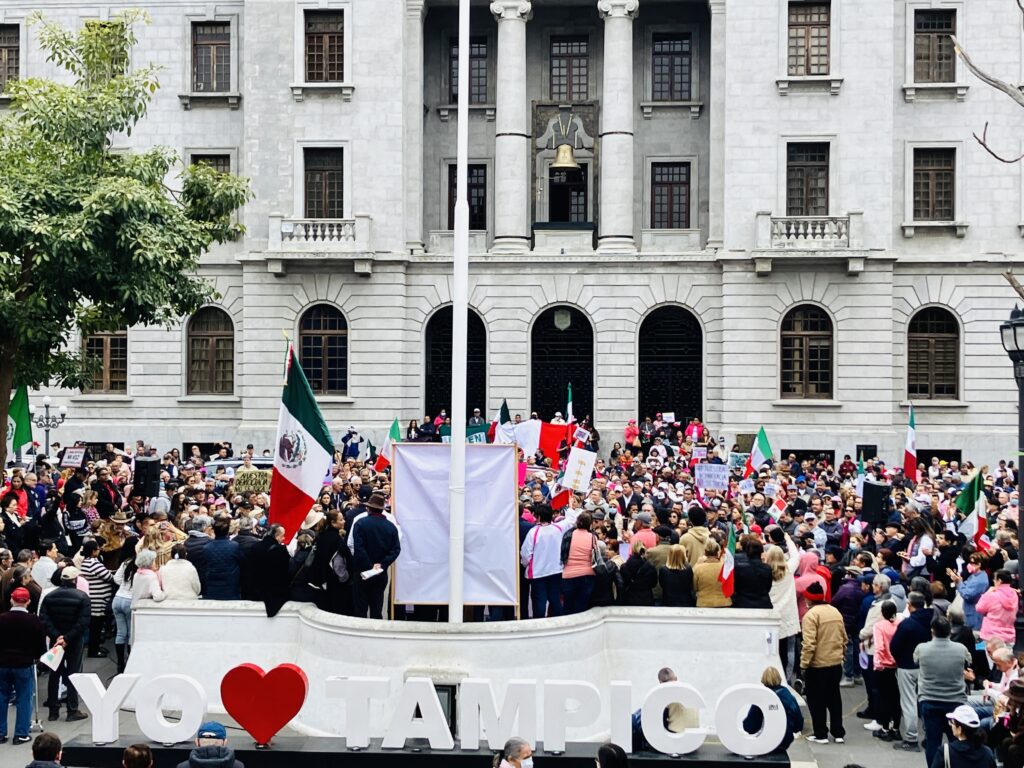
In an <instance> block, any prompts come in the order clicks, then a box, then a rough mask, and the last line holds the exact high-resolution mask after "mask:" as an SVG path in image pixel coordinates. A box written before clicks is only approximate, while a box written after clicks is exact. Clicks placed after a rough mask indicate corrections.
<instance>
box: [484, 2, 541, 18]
mask: <svg viewBox="0 0 1024 768" xmlns="http://www.w3.org/2000/svg"><path fill="white" fill-rule="evenodd" d="M532 12H533V4H532V3H531V2H530V0H494V2H493V3H491V13H493V14H494V17H495V18H496V19H497V20H498V21H504V20H506V19H515V20H517V21H528V20H529V19H530V14H531V13H532Z"/></svg>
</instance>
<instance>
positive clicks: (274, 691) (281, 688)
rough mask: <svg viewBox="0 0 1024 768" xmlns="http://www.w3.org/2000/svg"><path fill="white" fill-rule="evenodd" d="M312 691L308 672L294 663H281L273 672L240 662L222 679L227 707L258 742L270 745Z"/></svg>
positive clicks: (222, 690) (224, 701)
mask: <svg viewBox="0 0 1024 768" xmlns="http://www.w3.org/2000/svg"><path fill="white" fill-rule="evenodd" d="M308 690H309V680H308V679H307V678H306V673H305V672H303V671H302V670H301V669H299V668H298V667H297V666H295V665H294V664H278V665H277V666H276V667H274V668H273V669H272V670H270V671H269V672H264V671H263V670H262V669H260V668H259V667H258V666H256V665H255V664H239V665H238V666H237V667H235V668H234V669H230V670H228V673H227V674H226V675H224V679H223V680H221V681H220V698H221V701H222V702H223V704H224V709H226V710H227V713H228V714H229V715H231V716H232V717H233V718H235V720H237V721H238V724H239V725H241V726H242V727H243V728H245V730H247V731H248V732H249V735H250V736H252V737H253V738H254V739H255V740H256V743H257V744H269V743H270V740H271V739H272V738H274V734H275V733H277V732H278V731H280V730H281V729H282V728H284V727H285V726H286V725H288V723H289V722H291V719H292V718H293V717H295V715H297V714H298V713H299V710H300V709H301V708H302V704H303V702H305V700H306V692H307V691H308Z"/></svg>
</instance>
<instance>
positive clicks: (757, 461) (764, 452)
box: [743, 427, 772, 478]
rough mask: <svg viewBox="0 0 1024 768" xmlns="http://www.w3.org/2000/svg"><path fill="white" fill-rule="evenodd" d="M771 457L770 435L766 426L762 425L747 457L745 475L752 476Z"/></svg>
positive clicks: (745, 476)
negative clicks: (766, 431) (765, 431)
mask: <svg viewBox="0 0 1024 768" xmlns="http://www.w3.org/2000/svg"><path fill="white" fill-rule="evenodd" d="M771 457H772V447H771V446H770V445H769V444H768V435H766V434H765V433H764V427H761V428H760V429H759V430H758V432H757V440H755V441H754V445H753V447H752V448H751V449H750V455H749V456H748V457H747V465H746V466H745V467H744V468H743V477H744V478H747V477H750V476H751V475H752V474H754V473H755V472H757V470H758V469H760V467H761V465H762V464H764V463H765V462H766V461H768V459H770V458H771Z"/></svg>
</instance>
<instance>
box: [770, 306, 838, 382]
mask: <svg viewBox="0 0 1024 768" xmlns="http://www.w3.org/2000/svg"><path fill="white" fill-rule="evenodd" d="M781 341H782V377H781V384H782V386H781V389H782V397H786V398H798V399H809V398H830V397H832V321H831V320H830V319H829V316H828V315H827V314H826V313H825V310H823V309H820V308H819V307H815V306H812V305H809V304H804V305H801V306H799V307H794V308H793V309H791V310H789V312H788V313H786V316H785V317H784V318H783V320H782V339H781Z"/></svg>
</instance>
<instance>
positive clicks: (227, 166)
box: [190, 153, 231, 173]
mask: <svg viewBox="0 0 1024 768" xmlns="http://www.w3.org/2000/svg"><path fill="white" fill-rule="evenodd" d="M190 160H191V162H192V165H198V164H199V163H203V164H204V165H208V166H210V167H211V168H212V169H213V170H215V171H217V172H218V173H231V155H225V154H213V153H208V154H193V155H192V156H191V158H190Z"/></svg>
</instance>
